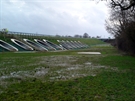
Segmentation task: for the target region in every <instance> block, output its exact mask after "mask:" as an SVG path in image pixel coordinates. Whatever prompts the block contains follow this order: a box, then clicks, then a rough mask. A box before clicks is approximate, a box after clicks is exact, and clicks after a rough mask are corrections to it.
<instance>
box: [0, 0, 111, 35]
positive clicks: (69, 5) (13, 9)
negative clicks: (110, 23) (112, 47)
mask: <svg viewBox="0 0 135 101" xmlns="http://www.w3.org/2000/svg"><path fill="white" fill-rule="evenodd" d="M96 1H97V0H96ZM105 4H106V2H104V1H101V2H99V3H97V2H95V1H92V0H0V29H2V28H7V29H8V30H9V31H17V32H28V33H38V34H45V35H56V34H57V35H64V36H65V35H71V36H74V35H76V34H78V35H83V34H84V33H85V32H86V33H88V34H89V36H101V37H109V36H110V34H108V33H107V31H106V30H105V19H106V18H107V16H108V9H107V7H106V5H105Z"/></svg>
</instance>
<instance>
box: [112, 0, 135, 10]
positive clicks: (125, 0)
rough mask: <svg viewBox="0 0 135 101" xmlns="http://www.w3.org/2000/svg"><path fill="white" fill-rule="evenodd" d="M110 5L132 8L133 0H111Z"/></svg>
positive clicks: (125, 8)
mask: <svg viewBox="0 0 135 101" xmlns="http://www.w3.org/2000/svg"><path fill="white" fill-rule="evenodd" d="M111 7H112V8H116V7H120V9H121V10H128V9H132V10H134V7H135V0H111Z"/></svg>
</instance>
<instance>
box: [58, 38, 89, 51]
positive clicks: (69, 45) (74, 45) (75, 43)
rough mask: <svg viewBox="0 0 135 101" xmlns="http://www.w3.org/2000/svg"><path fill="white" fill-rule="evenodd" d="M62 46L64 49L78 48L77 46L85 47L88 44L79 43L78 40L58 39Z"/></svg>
mask: <svg viewBox="0 0 135 101" xmlns="http://www.w3.org/2000/svg"><path fill="white" fill-rule="evenodd" d="M57 41H58V42H59V43H60V45H61V46H62V47H64V48H65V49H68V50H70V49H79V48H87V47H88V45H86V44H83V43H81V42H80V41H63V40H62V41H60V40H57Z"/></svg>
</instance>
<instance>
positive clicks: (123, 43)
mask: <svg viewBox="0 0 135 101" xmlns="http://www.w3.org/2000/svg"><path fill="white" fill-rule="evenodd" d="M108 7H109V11H110V14H109V15H110V16H109V18H108V19H107V20H106V24H105V26H106V30H107V31H108V32H109V33H111V34H112V35H113V36H114V37H115V44H114V45H115V46H116V47H117V48H118V49H119V50H121V51H123V52H125V53H129V54H135V9H134V7H135V0H110V2H108Z"/></svg>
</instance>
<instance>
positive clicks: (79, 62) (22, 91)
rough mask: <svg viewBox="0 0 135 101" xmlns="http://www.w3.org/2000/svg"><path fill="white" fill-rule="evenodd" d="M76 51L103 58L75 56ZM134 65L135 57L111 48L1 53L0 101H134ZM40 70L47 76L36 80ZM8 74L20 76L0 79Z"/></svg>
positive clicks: (93, 47) (95, 47)
mask: <svg viewBox="0 0 135 101" xmlns="http://www.w3.org/2000/svg"><path fill="white" fill-rule="evenodd" d="M78 51H97V52H101V53H102V54H101V55H78V54H77V52H78ZM134 61H135V57H131V56H126V55H123V54H122V53H120V52H119V51H117V50H116V49H114V48H113V47H110V46H92V47H91V48H89V49H84V50H72V51H63V52H36V53H12V52H5V53H0V73H1V74H0V99H1V101H24V100H25V101H33V100H34V101H134V100H135V62H134ZM86 63H88V64H86ZM40 70H41V71H44V70H46V71H48V72H47V73H46V74H45V75H38V76H35V72H36V73H37V71H38V72H39V71H40ZM19 71H21V73H20V72H19ZM26 72H28V73H26ZM11 73H15V74H17V75H19V76H16V75H14V76H12V77H10V78H5V79H1V77H2V76H11ZM41 73H42V72H41ZM25 74H27V75H25ZM73 74H74V75H73ZM76 74H77V75H76ZM84 74H85V75H84ZM32 76H33V77H32ZM51 78H53V79H51Z"/></svg>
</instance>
